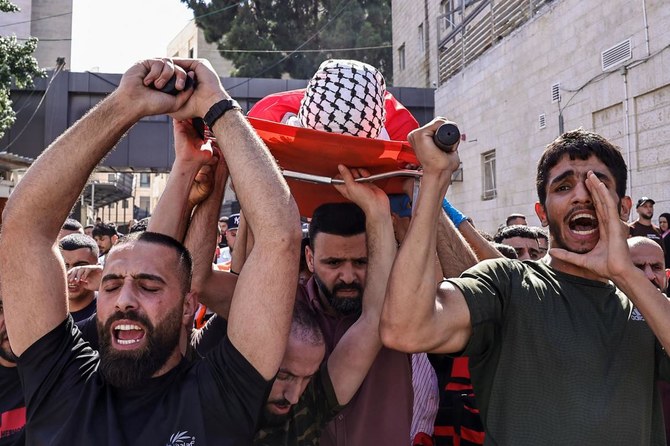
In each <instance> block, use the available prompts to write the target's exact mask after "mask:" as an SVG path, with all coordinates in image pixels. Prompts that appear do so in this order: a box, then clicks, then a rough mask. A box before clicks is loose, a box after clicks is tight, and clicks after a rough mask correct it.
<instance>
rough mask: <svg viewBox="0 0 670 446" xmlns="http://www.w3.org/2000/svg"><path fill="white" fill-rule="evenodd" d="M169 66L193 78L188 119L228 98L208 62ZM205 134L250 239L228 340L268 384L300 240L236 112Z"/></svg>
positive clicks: (263, 154)
mask: <svg viewBox="0 0 670 446" xmlns="http://www.w3.org/2000/svg"><path fill="white" fill-rule="evenodd" d="M176 63H177V64H181V66H182V67H183V68H184V69H186V70H187V71H189V70H193V71H195V74H196V77H197V80H198V86H197V87H196V89H195V91H194V94H193V96H192V97H191V100H190V101H189V103H191V105H192V106H193V110H192V112H191V116H194V115H195V116H204V115H205V114H206V113H207V112H208V111H209V110H210V109H211V107H212V106H213V105H214V104H215V103H218V102H219V101H221V100H224V99H230V96H229V95H228V93H227V92H226V91H225V90H224V89H223V87H222V86H221V82H220V80H219V78H218V76H216V74H215V73H214V72H213V70H212V69H211V66H210V65H209V63H208V62H206V61H202V60H197V61H191V60H182V61H179V60H177V61H176ZM191 101H193V102H191ZM211 130H212V131H213V132H214V135H215V136H216V139H217V141H218V143H219V146H220V147H221V150H222V152H223V156H224V158H225V160H226V163H227V165H228V169H229V171H230V175H231V177H232V179H233V181H234V183H235V191H236V193H237V197H238V199H239V201H240V203H241V206H242V208H243V209H244V212H245V215H246V219H247V223H248V224H249V226H250V227H251V228H253V230H254V240H255V243H254V249H253V251H252V252H251V253H250V254H249V257H248V258H247V261H246V263H245V264H244V268H242V271H240V275H239V277H238V280H237V285H236V287H235V292H234V295H233V302H232V304H231V308H230V314H229V317H228V337H229V339H230V341H231V342H232V344H233V345H234V346H235V347H236V348H237V349H238V350H239V351H240V352H241V353H242V354H243V355H244V356H245V357H246V358H247V360H249V362H250V363H251V364H252V365H253V366H254V367H255V368H256V369H257V370H258V371H259V372H260V373H261V375H263V376H264V377H265V378H266V379H270V378H271V377H273V376H274V375H275V374H276V372H277V370H278V368H279V364H280V362H281V359H282V357H283V355H284V349H285V348H286V342H287V339H288V334H289V328H290V325H291V316H292V311H293V303H294V299H295V291H296V286H297V282H298V261H299V247H300V237H301V232H300V220H299V215H298V209H297V206H296V204H295V201H294V200H293V197H292V196H291V194H290V191H289V188H288V185H287V184H286V182H285V181H284V178H283V177H282V175H281V173H280V171H279V168H278V167H277V165H276V164H275V161H274V159H273V158H272V156H271V155H270V152H269V151H268V149H267V147H266V146H265V145H264V144H263V142H262V141H261V140H260V138H259V137H258V135H257V134H256V133H255V131H254V130H253V129H252V128H251V126H250V125H249V123H248V122H247V120H246V118H245V117H244V116H243V115H242V112H241V111H240V110H238V109H232V110H229V111H228V112H226V113H225V114H223V115H222V116H220V117H219V118H218V119H216V121H215V122H214V123H213V124H212V129H211Z"/></svg>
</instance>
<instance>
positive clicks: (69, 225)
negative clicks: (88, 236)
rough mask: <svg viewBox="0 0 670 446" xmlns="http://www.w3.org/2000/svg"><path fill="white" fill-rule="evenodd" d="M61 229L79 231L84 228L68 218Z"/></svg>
mask: <svg viewBox="0 0 670 446" xmlns="http://www.w3.org/2000/svg"><path fill="white" fill-rule="evenodd" d="M63 229H66V230H68V231H80V230H83V229H84V228H83V227H82V226H81V223H79V222H78V221H77V220H75V219H74V218H68V219H66V220H65V223H63Z"/></svg>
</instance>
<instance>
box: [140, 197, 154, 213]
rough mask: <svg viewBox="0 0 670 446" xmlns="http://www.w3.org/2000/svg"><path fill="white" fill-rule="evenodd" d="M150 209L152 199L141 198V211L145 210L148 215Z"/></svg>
mask: <svg viewBox="0 0 670 446" xmlns="http://www.w3.org/2000/svg"><path fill="white" fill-rule="evenodd" d="M150 207H151V197H140V209H143V210H145V211H146V212H147V213H148V212H149V208H150Z"/></svg>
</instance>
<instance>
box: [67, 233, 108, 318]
mask: <svg viewBox="0 0 670 446" xmlns="http://www.w3.org/2000/svg"><path fill="white" fill-rule="evenodd" d="M58 247H59V248H60V252H61V254H62V256H63V260H64V261H65V269H66V270H68V271H69V270H70V269H72V268H74V267H77V266H90V265H97V263H98V245H97V244H96V243H95V240H93V239H92V238H91V237H89V236H87V235H83V234H70V235H66V236H65V237H63V238H62V239H61V240H60V242H58ZM95 295H96V292H95V291H94V290H91V289H88V288H86V287H85V286H84V283H82V282H81V281H78V280H71V281H70V280H69V281H68V284H67V299H68V308H69V310H70V314H71V315H72V319H74V321H75V322H79V321H82V320H84V319H86V318H88V317H90V316H91V315H93V314H94V313H95Z"/></svg>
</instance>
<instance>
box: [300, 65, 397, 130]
mask: <svg viewBox="0 0 670 446" xmlns="http://www.w3.org/2000/svg"><path fill="white" fill-rule="evenodd" d="M385 94H386V81H385V80H384V76H382V74H381V73H380V72H379V71H377V69H376V68H374V67H373V66H371V65H368V64H366V63H363V62H359V61H356V60H343V59H331V60H327V61H325V62H323V63H322V64H321V66H320V67H319V69H318V71H317V72H316V73H315V74H314V76H313V77H312V79H311V80H310V82H309V85H308V86H307V89H306V90H305V96H304V98H303V99H302V101H301V103H300V110H299V111H298V120H299V121H300V125H301V126H302V127H307V128H312V129H316V130H322V131H326V132H333V133H342V134H348V135H353V136H358V137H364V138H377V137H379V136H380V133H381V132H382V129H383V127H384V120H385V117H386V110H385V109H384V95H385Z"/></svg>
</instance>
